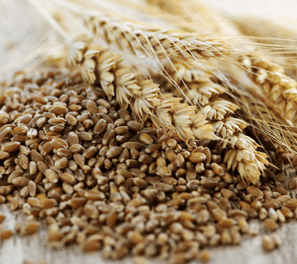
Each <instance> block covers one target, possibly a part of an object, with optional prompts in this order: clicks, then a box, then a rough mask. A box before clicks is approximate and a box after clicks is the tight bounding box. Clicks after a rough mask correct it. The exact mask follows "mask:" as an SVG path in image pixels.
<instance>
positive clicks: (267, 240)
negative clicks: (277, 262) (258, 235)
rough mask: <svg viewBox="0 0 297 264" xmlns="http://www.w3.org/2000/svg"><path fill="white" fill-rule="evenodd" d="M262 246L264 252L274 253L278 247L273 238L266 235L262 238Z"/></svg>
mask: <svg viewBox="0 0 297 264" xmlns="http://www.w3.org/2000/svg"><path fill="white" fill-rule="evenodd" d="M262 246H263V249H264V250H266V251H272V250H273V249H274V248H275V246H276V245H275V242H274V240H273V239H272V237H271V236H268V235H264V236H263V237H262Z"/></svg>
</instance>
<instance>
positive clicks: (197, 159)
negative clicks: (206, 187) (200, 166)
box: [189, 152, 206, 163]
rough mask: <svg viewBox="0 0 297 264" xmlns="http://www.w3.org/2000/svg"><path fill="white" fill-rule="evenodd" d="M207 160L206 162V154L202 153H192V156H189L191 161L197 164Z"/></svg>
mask: <svg viewBox="0 0 297 264" xmlns="http://www.w3.org/2000/svg"><path fill="white" fill-rule="evenodd" d="M205 160H206V156H205V154H203V153H200V152H194V153H191V155H190V156H189V161H191V162H193V163H197V162H201V161H205Z"/></svg>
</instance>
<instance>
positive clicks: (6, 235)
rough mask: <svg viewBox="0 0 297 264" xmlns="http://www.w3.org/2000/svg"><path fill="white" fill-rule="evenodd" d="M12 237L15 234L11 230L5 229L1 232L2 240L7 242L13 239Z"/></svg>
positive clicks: (0, 237)
mask: <svg viewBox="0 0 297 264" xmlns="http://www.w3.org/2000/svg"><path fill="white" fill-rule="evenodd" d="M12 235H13V233H12V231H11V230H5V229H4V230H3V229H1V230H0V239H3V240H6V239H9V238H11V236H12Z"/></svg>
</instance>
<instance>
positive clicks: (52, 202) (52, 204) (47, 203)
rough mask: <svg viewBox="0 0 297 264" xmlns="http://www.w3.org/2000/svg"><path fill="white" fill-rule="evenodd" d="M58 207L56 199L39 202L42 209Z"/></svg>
mask: <svg viewBox="0 0 297 264" xmlns="http://www.w3.org/2000/svg"><path fill="white" fill-rule="evenodd" d="M56 205H57V202H56V200H55V199H41V200H40V202H39V206H40V208H41V209H47V208H52V207H55V206H56Z"/></svg>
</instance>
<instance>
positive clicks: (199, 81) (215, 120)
mask: <svg viewBox="0 0 297 264" xmlns="http://www.w3.org/2000/svg"><path fill="white" fill-rule="evenodd" d="M174 63H175V64H174ZM164 68H165V69H166V70H167V72H166V74H168V75H172V76H173V79H174V81H175V82H176V83H178V84H183V86H184V90H185V91H186V94H187V96H188V97H189V98H192V101H193V103H194V102H196V104H197V106H198V113H199V114H201V116H205V115H206V116H207V119H208V120H210V124H211V125H212V127H213V130H214V133H215V134H216V135H217V136H219V137H220V138H223V139H224V140H222V141H219V142H218V144H221V145H222V147H223V148H224V149H226V150H227V152H226V156H225V159H224V162H226V164H227V169H228V170H229V169H232V170H234V169H237V170H238V172H239V173H240V175H241V177H242V178H243V179H245V180H248V181H251V182H253V183H255V182H256V181H257V180H259V178H260V175H261V173H263V170H264V168H265V166H266V165H268V164H269V162H268V161H267V160H266V158H267V155H266V154H265V153H262V152H259V151H257V148H258V147H259V145H258V144H256V142H255V141H254V140H253V139H252V138H250V137H248V136H246V135H245V134H244V133H243V130H244V129H245V128H246V127H247V123H246V122H245V121H244V120H243V119H241V118H236V117H235V116H234V113H235V111H236V110H238V109H239V108H240V107H239V106H238V104H235V103H233V102H231V100H230V97H229V96H228V94H230V92H231V91H230V89H228V88H226V87H223V86H222V85H220V84H219V83H214V81H215V80H216V78H213V75H212V73H211V72H210V71H206V70H204V69H201V67H198V66H197V65H193V67H192V65H191V64H190V63H186V62H185V61H184V62H183V63H182V62H180V61H178V60H172V61H171V63H168V64H167V63H165V67H164ZM197 72H198V73H199V74H198V75H197V74H194V73H197ZM203 72H205V74H204V75H203ZM202 76H203V77H204V76H205V77H204V78H202ZM207 78H208V79H207Z"/></svg>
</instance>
